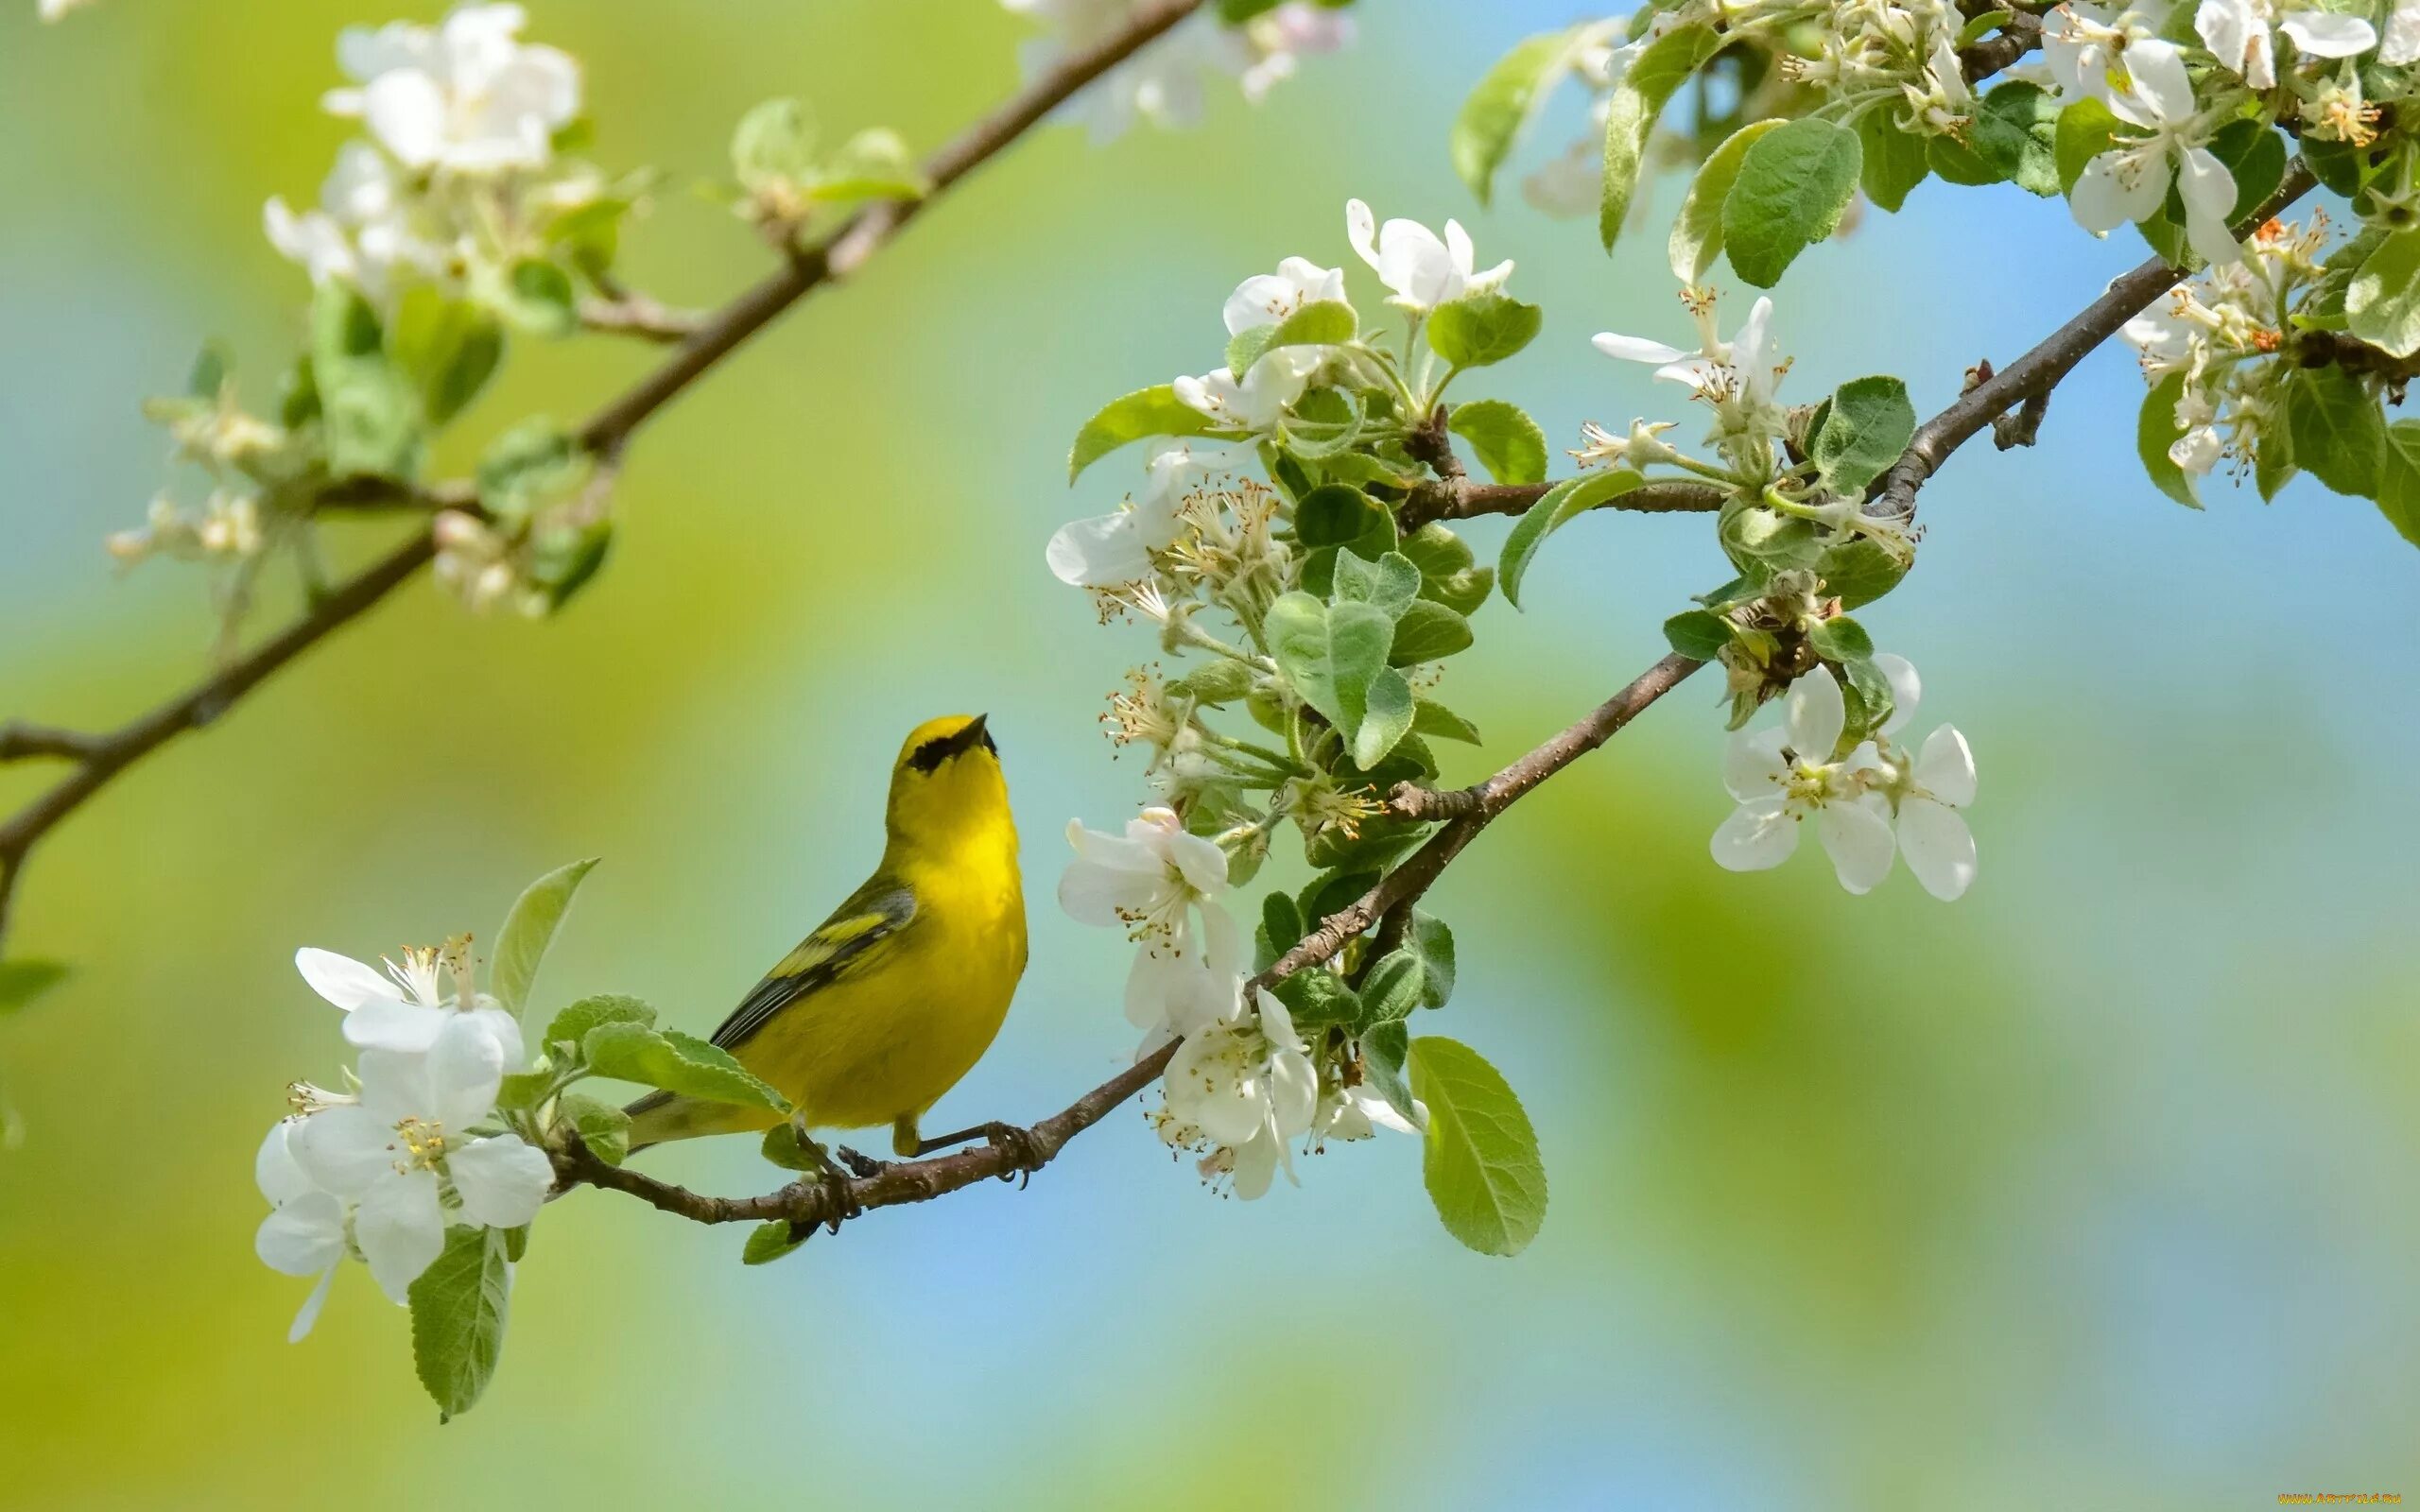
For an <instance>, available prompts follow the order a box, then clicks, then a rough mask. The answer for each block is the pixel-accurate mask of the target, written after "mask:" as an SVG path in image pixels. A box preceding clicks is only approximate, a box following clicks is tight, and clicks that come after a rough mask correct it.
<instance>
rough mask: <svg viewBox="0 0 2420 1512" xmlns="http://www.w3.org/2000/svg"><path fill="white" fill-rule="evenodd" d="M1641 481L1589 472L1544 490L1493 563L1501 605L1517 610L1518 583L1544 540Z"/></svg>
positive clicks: (1624, 475)
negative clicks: (1502, 592) (1543, 493)
mask: <svg viewBox="0 0 2420 1512" xmlns="http://www.w3.org/2000/svg"><path fill="white" fill-rule="evenodd" d="M1645 481H1646V480H1645V479H1643V478H1641V477H1640V476H1639V475H1638V474H1637V473H1635V472H1627V471H1621V472H1591V473H1588V474H1586V475H1584V476H1582V477H1576V478H1565V479H1564V480H1563V481H1562V482H1561V483H1558V484H1556V485H1555V486H1554V487H1553V488H1551V489H1548V490H1547V491H1546V494H1545V496H1544V497H1543V498H1541V499H1539V500H1538V502H1537V503H1535V504H1533V505H1531V506H1530V512H1529V513H1527V514H1525V515H1523V516H1522V517H1521V519H1520V523H1519V524H1515V525H1514V526H1513V533H1512V534H1511V535H1509V536H1507V537H1505V538H1504V555H1503V556H1502V557H1501V558H1498V559H1497V562H1496V570H1495V576H1496V580H1497V581H1498V582H1500V583H1502V584H1503V585H1504V601H1505V602H1506V603H1508V604H1510V605H1512V606H1513V608H1514V609H1519V608H1520V607H1521V579H1522V577H1523V576H1525V575H1526V574H1528V572H1529V570H1530V560H1531V558H1535V557H1536V556H1537V554H1538V548H1539V547H1540V546H1542V545H1544V544H1546V539H1547V537H1548V536H1550V535H1552V534H1554V533H1555V532H1556V531H1558V530H1560V529H1562V528H1563V527H1564V524H1567V523H1569V522H1570V521H1571V520H1572V519H1573V518H1575V517H1577V516H1579V515H1582V514H1585V513H1587V512H1588V511H1589V510H1591V509H1594V508H1595V507H1598V506H1599V505H1600V504H1603V503H1605V502H1606V501H1608V500H1611V499H1616V498H1618V497H1620V496H1621V495H1622V494H1625V493H1628V492H1629V491H1630V490H1633V489H1634V488H1637V487H1638V486H1639V484H1641V483H1642V482H1645Z"/></svg>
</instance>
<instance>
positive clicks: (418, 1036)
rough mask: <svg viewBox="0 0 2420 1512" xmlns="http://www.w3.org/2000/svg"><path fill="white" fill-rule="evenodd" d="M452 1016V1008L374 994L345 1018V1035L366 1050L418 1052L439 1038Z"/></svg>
mask: <svg viewBox="0 0 2420 1512" xmlns="http://www.w3.org/2000/svg"><path fill="white" fill-rule="evenodd" d="M452 1016H453V1010H452V1009H451V1008H432V1007H428V1006H425V1005H422V1004H418V1003H406V1002H405V1001H403V1000H402V999H401V998H396V997H384V998H372V999H371V1000H370V1001H369V1002H367V1003H364V1004H362V1005H361V1006H359V1007H357V1008H355V1009H354V1010H353V1012H352V1013H351V1014H349V1015H347V1016H346V1018H345V1021H344V1037H345V1039H346V1040H348V1041H350V1042H351V1043H353V1044H356V1045H359V1046H360V1047H361V1048H363V1049H364V1050H392V1051H397V1052H400V1053H401V1054H404V1055H419V1054H421V1053H422V1052H423V1051H425V1050H427V1049H428V1047H429V1046H431V1045H433V1044H435V1043H436V1042H437V1035H438V1031H440V1030H441V1029H443V1028H444V1027H445V1021H446V1020H447V1019H448V1018H450V1017H452Z"/></svg>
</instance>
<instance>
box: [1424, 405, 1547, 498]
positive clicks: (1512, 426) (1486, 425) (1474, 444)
mask: <svg viewBox="0 0 2420 1512" xmlns="http://www.w3.org/2000/svg"><path fill="white" fill-rule="evenodd" d="M1445 428H1446V429H1447V430H1450V431H1452V432H1453V433H1454V434H1455V435H1457V436H1459V437H1461V438H1462V439H1463V440H1466V441H1468V442H1470V443H1471V451H1472V452H1473V453H1474V454H1476V455H1478V465H1479V466H1481V467H1483V468H1485V469H1487V475H1488V476H1490V477H1492V478H1494V479H1495V481H1496V482H1498V483H1514V484H1519V483H1543V482H1545V481H1546V476H1547V433H1546V432H1545V431H1542V430H1540V429H1539V428H1538V422H1537V421H1533V420H1531V419H1530V417H1529V415H1528V413H1527V412H1525V411H1524V410H1523V409H1522V408H1521V406H1519V405H1518V404H1507V403H1506V402H1505V401H1503V400H1501V399H1475V400H1472V401H1471V402H1470V403H1469V404H1456V405H1455V406H1454V408H1453V412H1452V414H1450V415H1449V416H1448V417H1447V418H1446V421H1445Z"/></svg>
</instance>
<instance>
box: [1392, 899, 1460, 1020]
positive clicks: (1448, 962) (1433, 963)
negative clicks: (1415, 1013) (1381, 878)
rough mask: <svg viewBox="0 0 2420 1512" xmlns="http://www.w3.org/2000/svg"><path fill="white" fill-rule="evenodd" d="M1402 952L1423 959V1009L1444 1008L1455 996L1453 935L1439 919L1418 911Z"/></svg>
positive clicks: (1421, 963) (1421, 996)
mask: <svg viewBox="0 0 2420 1512" xmlns="http://www.w3.org/2000/svg"><path fill="white" fill-rule="evenodd" d="M1403 948H1404V949H1406V950H1408V951H1410V952H1412V953H1413V954H1416V955H1418V956H1419V957H1420V970H1421V978H1420V1002H1421V1005H1422V1006H1423V1007H1429V1008H1442V1007H1443V1006H1444V1005H1445V1002H1446V1000H1447V999H1448V998H1451V997H1452V996H1453V995H1454V932H1453V931H1452V930H1450V929H1448V928H1446V927H1445V921H1444V920H1443V919H1440V918H1438V917H1437V916H1436V915H1434V914H1424V913H1422V912H1421V911H1420V910H1419V909H1417V908H1415V909H1413V910H1412V911H1411V932H1410V934H1409V936H1406V938H1405V940H1404V946H1403Z"/></svg>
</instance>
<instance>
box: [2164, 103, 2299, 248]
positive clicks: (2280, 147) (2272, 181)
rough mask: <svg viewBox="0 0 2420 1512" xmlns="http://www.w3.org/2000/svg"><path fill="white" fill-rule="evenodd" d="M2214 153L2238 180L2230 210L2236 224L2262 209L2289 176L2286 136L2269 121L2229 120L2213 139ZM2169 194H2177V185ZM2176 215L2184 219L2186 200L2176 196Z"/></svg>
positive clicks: (2228, 216) (2231, 221)
mask: <svg viewBox="0 0 2420 1512" xmlns="http://www.w3.org/2000/svg"><path fill="white" fill-rule="evenodd" d="M2210 152H2211V155H2212V156H2214V157H2216V158H2217V159H2218V160H2219V161H2220V162H2221V163H2225V164H2226V167H2227V173H2228V175H2229V176H2230V177H2232V178H2233V179H2234V180H2235V208H2234V209H2232V210H2230V211H2228V212H2227V222H2228V224H2230V225H2233V224H2235V223H2237V222H2238V221H2241V220H2243V219H2244V218H2245V217H2246V216H2248V215H2251V214H2252V213H2253V212H2254V211H2255V210H2257V209H2259V208H2260V204H2261V202H2262V201H2263V200H2265V199H2267V198H2269V197H2270V196H2271V195H2273V194H2275V193H2276V192H2277V185H2279V184H2280V183H2283V182H2284V181H2285V179H2286V158H2287V152H2286V139H2285V138H2284V137H2283V136H2280V135H2279V134H2278V133H2277V131H2276V129H2275V128H2273V127H2272V126H2271V125H2270V124H2269V123H2268V122H2267V121H2265V120H2236V121H2229V122H2228V123H2227V124H2226V125H2225V126H2223V127H2221V128H2220V129H2219V132H2218V134H2217V135H2216V136H2213V137H2212V138H2210ZM2169 193H2170V194H2171V195H2176V189H2175V186H2174V185H2173V184H2171V185H2169ZM2175 215H2176V218H2177V219H2178V220H2182V219H2183V218H2184V215H2185V200H2184V198H2183V196H2182V195H2176V210H2175Z"/></svg>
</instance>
